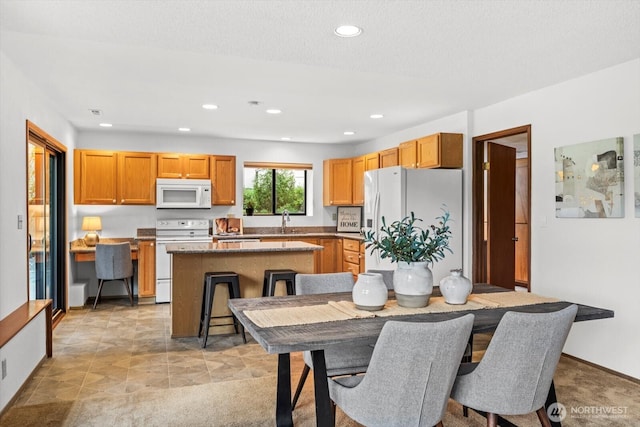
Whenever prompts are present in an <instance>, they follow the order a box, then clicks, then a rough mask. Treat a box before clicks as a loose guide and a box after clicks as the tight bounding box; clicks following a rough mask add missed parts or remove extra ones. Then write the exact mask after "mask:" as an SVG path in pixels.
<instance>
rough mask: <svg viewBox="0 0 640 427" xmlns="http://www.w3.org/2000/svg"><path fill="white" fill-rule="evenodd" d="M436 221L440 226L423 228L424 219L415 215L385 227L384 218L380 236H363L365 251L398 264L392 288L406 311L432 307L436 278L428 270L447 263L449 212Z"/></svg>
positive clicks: (371, 232) (449, 236)
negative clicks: (409, 308) (441, 262)
mask: <svg viewBox="0 0 640 427" xmlns="http://www.w3.org/2000/svg"><path fill="white" fill-rule="evenodd" d="M443 212H444V213H443V214H442V215H441V216H439V217H437V218H436V219H437V220H438V223H437V225H433V224H432V225H429V226H428V227H424V228H422V227H420V226H419V225H418V223H420V222H422V219H420V218H416V216H415V214H414V213H413V212H411V215H409V216H406V217H404V218H402V219H401V220H399V221H394V222H392V223H391V224H388V225H387V223H386V220H385V218H384V217H382V226H381V227H380V230H379V231H378V232H376V231H374V230H367V231H365V232H364V242H365V248H366V249H370V250H371V253H372V254H373V253H374V252H375V251H376V250H377V251H378V253H379V255H380V258H390V260H391V262H395V263H398V269H397V270H396V272H395V274H394V275H393V287H394V290H395V295H396V299H397V301H398V305H401V306H404V307H424V306H426V305H427V304H428V303H429V297H430V296H431V292H432V290H433V274H432V273H431V270H430V269H429V267H430V266H432V265H433V264H434V263H435V262H437V261H439V260H442V259H444V257H445V255H446V253H447V252H449V253H453V251H452V250H451V248H450V247H449V239H450V238H451V230H450V228H449V225H448V222H449V220H450V218H449V212H448V211H447V210H445V209H443Z"/></svg>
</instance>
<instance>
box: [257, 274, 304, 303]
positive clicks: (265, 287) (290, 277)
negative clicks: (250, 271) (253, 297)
mask: <svg viewBox="0 0 640 427" xmlns="http://www.w3.org/2000/svg"><path fill="white" fill-rule="evenodd" d="M296 274H298V272H297V271H295V270H265V271H264V280H263V282H262V296H263V297H267V296H268V297H272V296H273V295H274V294H275V292H276V283H277V282H278V281H279V280H284V281H285V282H286V284H287V295H295V294H296V288H295V280H296Z"/></svg>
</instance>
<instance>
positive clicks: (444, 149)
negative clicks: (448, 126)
mask: <svg viewBox="0 0 640 427" xmlns="http://www.w3.org/2000/svg"><path fill="white" fill-rule="evenodd" d="M417 155H418V161H417V163H418V167H419V168H451V169H456V168H461V167H462V134H461V133H436V134H433V135H429V136H425V137H423V138H420V139H418V141H417Z"/></svg>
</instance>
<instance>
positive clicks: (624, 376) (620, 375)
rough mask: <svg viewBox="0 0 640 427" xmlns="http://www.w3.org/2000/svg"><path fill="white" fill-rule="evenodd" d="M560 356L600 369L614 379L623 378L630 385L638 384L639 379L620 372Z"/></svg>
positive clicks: (639, 382)
mask: <svg viewBox="0 0 640 427" xmlns="http://www.w3.org/2000/svg"><path fill="white" fill-rule="evenodd" d="M562 355H563V356H565V357H567V358H569V359H573V360H575V361H577V362H580V363H584V364H585V365H589V366H591V367H592V368H596V369H600V370H601V371H605V372H606V373H608V374H611V375H615V376H616V377H619V378H623V379H625V380H629V381H631V382H632V383H635V384H640V379H638V378H634V377H632V376H630V375H625V374H623V373H622V372H618V371H614V370H613V369H609V368H605V367H604V366H600V365H598V364H596V363H593V362H589V361H587V360H584V359H580V358H579V357H576V356H572V355H570V354H566V353H562Z"/></svg>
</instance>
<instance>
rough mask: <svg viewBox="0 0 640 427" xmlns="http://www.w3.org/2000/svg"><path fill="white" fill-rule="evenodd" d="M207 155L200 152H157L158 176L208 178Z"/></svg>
mask: <svg viewBox="0 0 640 427" xmlns="http://www.w3.org/2000/svg"><path fill="white" fill-rule="evenodd" d="M210 173H211V171H210V169H209V156H208V155H204V154H203V155H200V154H180V153H160V154H158V178H188V179H210V177H211V175H210Z"/></svg>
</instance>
